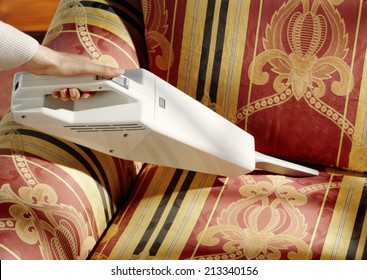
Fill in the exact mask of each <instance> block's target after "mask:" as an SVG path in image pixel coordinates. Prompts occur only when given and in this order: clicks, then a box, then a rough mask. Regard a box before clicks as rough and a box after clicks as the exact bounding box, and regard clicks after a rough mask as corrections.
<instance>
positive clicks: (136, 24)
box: [80, 1, 144, 36]
mask: <svg viewBox="0 0 367 280" xmlns="http://www.w3.org/2000/svg"><path fill="white" fill-rule="evenodd" d="M111 2H115V3H118V2H116V1H111ZM80 4H81V5H83V6H84V7H91V8H95V9H101V10H104V11H107V12H110V13H113V14H115V15H117V16H119V17H120V18H121V19H123V20H124V21H126V22H128V23H129V24H130V25H131V26H132V27H133V28H135V29H136V30H137V31H138V32H139V34H141V35H142V36H144V26H143V18H142V12H141V11H139V10H137V9H136V8H135V7H134V6H133V5H131V4H130V3H128V2H124V3H123V4H120V3H118V4H120V5H124V7H126V9H127V10H129V11H131V12H132V13H133V14H134V15H139V18H141V20H142V21H141V22H137V21H136V20H134V19H133V18H132V17H131V16H130V15H129V14H128V13H126V12H124V11H123V10H120V9H118V8H117V7H113V6H111V5H108V4H104V3H100V2H95V1H80Z"/></svg>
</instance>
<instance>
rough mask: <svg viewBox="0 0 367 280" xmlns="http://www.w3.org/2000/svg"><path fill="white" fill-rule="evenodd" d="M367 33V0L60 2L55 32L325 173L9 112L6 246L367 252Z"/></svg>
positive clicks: (2, 196)
mask: <svg viewBox="0 0 367 280" xmlns="http://www.w3.org/2000/svg"><path fill="white" fill-rule="evenodd" d="M363 22H364V23H363ZM366 34H367V4H366V3H365V2H364V1H362V0H348V1H347V0H328V1H309V0H279V1H267V0H259V1H250V0H231V1H225V0H222V1H219V0H218V1H214V0H175V1H171V0H166V1H165V0H142V1H136V0H128V1H117V0H116V1H107V0H96V1H73V0H65V1H61V2H60V6H59V8H58V10H57V12H56V14H55V16H54V18H53V21H52V23H51V24H50V27H49V30H48V32H47V34H46V36H45V39H44V41H43V44H44V45H46V46H48V47H50V48H52V49H55V50H59V51H65V52H71V53H77V54H81V55H85V56H88V57H90V58H91V59H93V60H94V61H95V62H96V63H103V64H108V65H114V66H119V67H121V68H138V67H142V68H146V69H148V70H150V71H151V72H153V73H155V74H157V75H158V76H160V77H161V78H163V79H165V80H166V81H168V82H169V83H171V84H173V85H175V86H177V87H178V88H179V89H181V90H182V91H184V92H185V93H187V94H189V95H190V96H192V97H193V98H196V99H197V100H199V101H200V102H202V103H203V104H205V105H207V106H208V107H210V108H211V109H213V110H214V111H215V112H217V113H218V114H220V115H222V116H223V117H225V118H227V119H229V120H230V121H231V122H233V123H235V124H236V125H237V126H238V127H240V128H241V129H244V130H246V131H247V132H249V133H251V134H252V135H253V136H254V137H255V143H256V150H257V151H260V152H264V153H266V154H269V155H272V156H276V157H280V158H284V159H287V160H291V161H295V162H300V163H302V164H305V165H307V166H311V167H313V168H317V169H318V170H319V171H320V175H319V176H313V177H299V178H296V177H286V176H281V175H276V174H271V173H269V172H265V171H262V170H255V171H254V172H252V173H250V174H243V175H242V176H239V177H233V178H232V177H231V178H225V177H220V176H216V175H213V174H203V173H197V172H193V171H189V170H180V169H174V168H168V167H164V166H157V165H154V164H147V163H138V162H131V161H126V160H123V159H118V158H114V157H111V156H109V155H105V154H101V153H99V152H96V151H93V150H90V149H87V148H85V147H82V146H78V145H76V144H73V143H70V142H67V141H64V140H62V139H58V138H55V137H53V136H50V135H46V134H44V133H41V132H39V131H36V130H34V129H32V128H29V127H25V126H22V125H19V124H17V123H14V122H13V120H12V115H11V113H7V114H6V115H4V116H3V118H2V120H1V123H0V259H160V260H161V259H215V260H225V259H367V245H366V240H367V216H366V208H367V173H366V171H367V143H366V138H367V60H366V57H367V52H366V45H367V36H366ZM1 94H10V93H9V92H2V93H1ZM70 102H71V101H70ZM122 113H123V112H122Z"/></svg>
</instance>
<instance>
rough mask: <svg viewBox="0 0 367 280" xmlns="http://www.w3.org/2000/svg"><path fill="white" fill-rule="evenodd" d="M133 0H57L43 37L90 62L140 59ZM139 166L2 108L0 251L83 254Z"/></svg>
mask: <svg viewBox="0 0 367 280" xmlns="http://www.w3.org/2000/svg"><path fill="white" fill-rule="evenodd" d="M137 3H138V4H139V5H140V3H139V2H138V1H133V0H131V1H127V2H126V6H121V5H119V3H118V2H117V1H116V2H114V1H73V0H66V1H61V3H60V6H59V8H58V11H57V12H56V15H55V16H54V18H53V21H52V23H51V25H50V29H49V31H48V33H47V34H46V37H45V39H44V44H45V45H47V46H48V47H50V48H52V49H55V50H59V51H66V52H71V53H76V54H81V55H86V56H89V57H90V58H91V59H92V60H94V61H95V62H96V63H101V64H107V65H110V66H114V67H128V68H136V67H140V64H139V63H140V62H142V63H143V65H144V63H146V62H145V60H146V58H145V56H141V57H138V56H139V54H140V53H144V52H145V50H144V47H141V49H139V50H136V49H135V43H139V42H141V41H142V40H143V38H144V36H143V34H142V32H143V28H142V26H143V20H142V18H140V16H142V15H141V13H140V14H139V12H138V11H139V5H138V6H137ZM121 14H123V15H124V21H123V20H122V18H120V16H119V15H121ZM134 21H136V22H137V23H139V24H140V29H139V24H134ZM131 26H134V28H132V27H131ZM129 28H130V29H129ZM140 168H141V164H140V163H134V162H131V161H124V160H122V159H117V158H113V157H110V156H108V155H104V154H101V153H98V152H95V151H92V150H90V149H87V148H84V147H81V146H78V145H76V144H73V143H70V142H67V141H63V140H61V139H57V138H54V137H52V136H50V135H46V134H43V133H41V132H39V131H35V130H33V129H31V128H28V127H24V126H21V125H18V124H16V123H14V122H13V119H12V116H11V114H10V113H8V114H7V115H5V116H4V117H3V119H2V120H1V122H0V210H1V211H0V213H1V215H0V259H86V258H88V255H89V254H90V252H91V251H92V249H93V247H94V246H95V244H96V242H97V241H98V239H99V237H100V236H101V235H102V233H103V232H104V230H105V229H106V226H107V225H108V223H109V222H110V221H111V219H112V218H113V215H114V214H115V212H116V210H117V209H118V208H119V207H120V206H121V204H122V202H123V201H124V199H125V196H126V194H127V193H128V191H129V189H130V187H131V182H132V181H133V180H134V179H135V176H136V175H137V173H138V172H139V169H140Z"/></svg>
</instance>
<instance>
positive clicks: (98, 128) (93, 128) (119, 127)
mask: <svg viewBox="0 0 367 280" xmlns="http://www.w3.org/2000/svg"><path fill="white" fill-rule="evenodd" d="M64 127H66V128H69V129H70V130H72V131H76V132H116V131H140V130H145V127H143V126H141V125H140V124H137V123H129V124H114V125H108V124H95V125H93V124H89V125H66V126H64Z"/></svg>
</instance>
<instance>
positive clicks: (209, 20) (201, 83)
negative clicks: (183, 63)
mask: <svg viewBox="0 0 367 280" xmlns="http://www.w3.org/2000/svg"><path fill="white" fill-rule="evenodd" d="M214 10H215V5H214V3H211V2H210V1H208V4H207V9H206V18H205V23H204V36H203V43H202V48H201V59H200V67H199V76H198V85H197V91H196V99H197V100H201V99H202V98H203V96H204V90H205V80H206V79H205V78H206V71H207V68H208V59H209V51H210V40H211V37H212V25H213V18H214Z"/></svg>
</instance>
